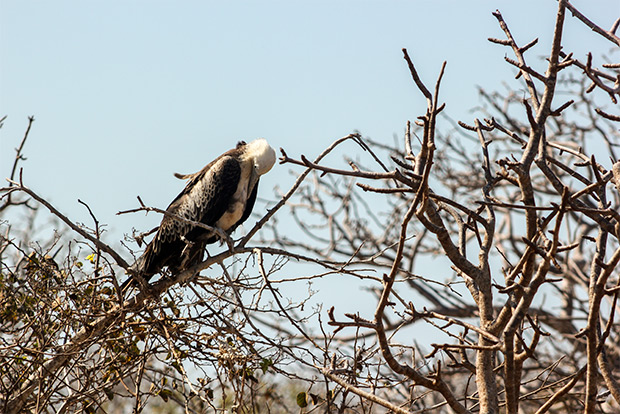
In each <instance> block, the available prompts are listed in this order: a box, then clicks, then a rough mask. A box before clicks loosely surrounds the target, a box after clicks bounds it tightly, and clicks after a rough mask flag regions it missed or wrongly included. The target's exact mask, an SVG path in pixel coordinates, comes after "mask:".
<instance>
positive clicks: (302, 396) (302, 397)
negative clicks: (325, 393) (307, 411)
mask: <svg viewBox="0 0 620 414" xmlns="http://www.w3.org/2000/svg"><path fill="white" fill-rule="evenodd" d="M306 398H307V397H306V393H305V392H300V393H299V394H297V405H298V406H300V407H301V408H305V407H307V406H308V401H307V400H306Z"/></svg>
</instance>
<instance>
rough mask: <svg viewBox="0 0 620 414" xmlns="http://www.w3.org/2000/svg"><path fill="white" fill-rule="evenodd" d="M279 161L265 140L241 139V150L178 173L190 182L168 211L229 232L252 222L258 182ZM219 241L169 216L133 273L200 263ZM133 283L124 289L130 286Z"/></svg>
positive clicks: (148, 274) (146, 276) (146, 273)
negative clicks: (192, 170) (208, 248)
mask: <svg viewBox="0 0 620 414" xmlns="http://www.w3.org/2000/svg"><path fill="white" fill-rule="evenodd" d="M275 161H276V153H275V151H274V150H273V148H271V147H270V146H269V144H268V143H267V141H266V140H265V139H262V138H261V139H257V140H254V141H252V142H250V143H249V144H246V143H245V142H244V141H240V142H239V143H238V144H237V146H236V148H234V149H231V150H230V151H227V152H225V153H224V154H222V155H220V156H219V157H218V158H216V159H215V160H214V161H212V162H211V163H210V164H208V165H207V166H206V167H204V168H203V169H202V170H200V171H199V172H197V173H194V174H187V175H181V174H175V176H176V177H177V178H181V179H185V180H189V181H188V183H187V185H186V186H185V189H183V191H182V192H181V193H180V194H179V195H178V196H177V197H176V198H175V199H174V200H173V201H172V203H170V205H169V206H168V208H167V209H166V211H167V212H169V213H172V214H174V215H176V216H179V217H182V218H184V219H187V220H191V221H194V222H200V223H203V224H206V225H207V226H210V227H214V228H216V227H217V228H219V229H221V230H223V231H224V232H226V233H227V234H230V233H231V232H232V231H234V230H235V229H236V228H237V227H238V226H239V225H240V224H241V223H243V222H244V221H245V220H247V219H248V217H249V216H250V213H251V212H252V208H253V207H254V202H255V201H256V193H257V191H258V180H259V178H260V176H261V175H263V174H266V173H267V172H268V171H269V170H271V167H273V165H274V163H275ZM217 240H218V236H217V235H216V234H215V233H214V232H213V231H209V230H207V229H204V228H201V227H198V226H195V225H192V224H190V223H188V222H187V221H182V220H179V219H177V218H175V217H173V216H171V215H165V216H164V218H163V219H162V221H161V224H160V225H159V229H158V230H157V233H156V234H155V237H153V240H151V242H150V243H149V244H148V246H147V247H146V250H145V251H144V253H143V254H142V256H140V258H138V260H137V261H136V263H135V264H134V265H133V266H132V268H131V269H130V273H132V274H134V275H135V274H139V275H140V276H142V277H143V278H144V279H145V280H146V281H148V280H149V279H150V278H151V277H152V276H153V275H154V274H156V273H159V272H160V271H161V270H162V268H164V267H167V268H168V270H169V271H170V272H171V273H175V272H178V271H181V270H184V269H186V268H188V267H191V266H192V265H195V264H197V263H200V262H201V261H202V259H203V256H204V251H205V246H206V245H207V244H210V243H214V242H216V241H217ZM131 280H132V279H131V278H130V279H128V280H127V281H126V282H125V283H124V284H123V287H126V286H127V285H128V283H130V282H131Z"/></svg>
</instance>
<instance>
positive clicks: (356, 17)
mask: <svg viewBox="0 0 620 414" xmlns="http://www.w3.org/2000/svg"><path fill="white" fill-rule="evenodd" d="M573 3H574V4H575V5H577V6H578V7H579V8H580V10H581V11H583V12H584V13H585V14H586V15H587V16H589V17H590V18H591V19H592V20H594V21H596V22H598V23H599V24H600V25H601V26H603V27H606V28H609V27H610V26H611V24H612V23H613V21H614V20H615V19H616V18H617V17H618V16H619V15H620V2H619V1H618V0H596V1H591V0H574V1H573ZM0 4H1V6H0V7H1V9H0V59H1V60H0V115H8V119H7V120H6V122H5V126H4V128H2V129H1V130H0V172H1V175H2V178H4V177H6V176H8V175H9V172H10V166H11V163H12V159H13V157H14V152H13V148H14V147H15V146H17V145H18V143H19V140H20V138H21V136H22V135H23V132H24V130H25V128H26V125H27V116H28V115H34V116H35V118H36V122H35V124H34V126H33V130H32V132H31V135H30V139H29V142H28V143H27V145H26V149H25V154H26V156H27V157H28V160H27V161H25V162H23V163H22V166H23V167H24V180H25V183H26V185H28V186H30V187H31V188H33V189H34V190H36V191H37V192H38V193H39V194H40V195H42V196H44V197H46V198H48V199H50V200H51V201H52V202H53V203H54V204H55V205H56V206H57V207H58V208H59V209H61V210H62V211H63V212H65V213H66V214H67V215H69V216H70V217H72V218H73V219H75V220H77V221H81V222H85V223H88V224H90V223H91V221H90V219H89V217H88V214H87V212H86V211H85V209H84V208H83V207H82V206H80V205H79V204H78V203H77V199H78V198H80V199H82V200H83V201H85V202H87V203H88V204H89V205H90V206H91V207H92V208H93V210H94V212H95V214H96V215H97V217H98V219H99V220H100V221H101V222H102V223H107V224H108V226H109V227H108V228H109V230H110V232H109V233H108V234H107V239H106V241H107V242H108V243H110V244H112V245H117V243H118V240H120V239H121V238H122V234H123V233H125V232H130V231H131V228H132V227H137V228H139V229H141V230H145V229H149V228H151V227H153V226H155V225H156V223H157V222H158V221H159V219H160V217H159V216H157V215H154V214H151V215H149V216H148V217H144V216H143V215H141V214H138V215H132V216H122V217H119V216H116V215H115V213H116V212H117V211H119V210H125V209H129V208H133V207H136V206H137V202H136V196H137V195H140V196H141V197H142V199H143V200H144V201H145V202H146V203H147V204H149V205H153V206H158V207H162V208H165V207H166V206H167V204H168V203H169V201H170V200H171V199H172V198H173V197H174V196H175V195H176V194H177V193H178V192H179V191H180V190H181V188H182V186H183V183H182V182H180V181H178V180H176V179H175V178H173V176H172V173H173V172H183V173H188V172H193V171H196V170H198V169H200V168H201V167H202V166H203V165H205V164H206V163H207V162H209V161H210V160H211V159H213V158H214V157H215V156H217V155H219V154H220V153H221V152H223V151H225V150H227V149H229V148H230V147H232V146H234V144H235V143H236V141H238V140H240V139H245V140H251V139H253V138H256V137H265V138H267V139H268V140H269V141H270V143H271V144H272V145H273V146H274V147H284V148H285V149H286V150H287V152H288V153H289V154H290V155H299V154H300V153H304V154H306V155H307V156H308V157H309V158H310V157H313V156H315V155H316V154H318V153H319V152H320V151H321V150H322V149H323V148H325V147H326V146H327V145H329V144H330V143H331V142H332V141H333V140H334V139H336V138H338V137H341V136H343V135H346V134H348V133H350V132H352V131H354V130H359V131H360V132H361V133H362V134H364V135H365V136H369V137H371V138H373V139H375V140H384V141H389V142H392V140H393V136H394V135H395V134H397V135H399V136H402V134H403V130H404V126H405V122H406V121H407V120H408V119H415V118H416V117H417V116H418V115H421V114H422V113H423V112H424V109H425V106H426V104H425V101H424V99H423V98H422V97H421V95H420V94H419V92H418V91H417V89H416V88H415V87H414V85H413V83H412V81H411V78H410V75H409V72H408V69H407V66H406V64H405V62H404V60H403V58H402V52H401V48H403V47H406V48H407V49H408V50H409V53H410V55H411V56H412V58H413V60H414V62H415V64H416V66H417V68H418V69H419V72H420V74H421V76H422V78H423V80H424V81H426V82H427V84H428V85H429V86H432V85H433V84H434V82H435V79H436V77H437V74H438V71H439V68H440V66H441V63H442V61H444V60H447V61H448V66H447V69H446V74H445V78H444V83H443V88H442V93H441V99H442V100H443V101H444V102H446V104H447V109H446V112H447V113H448V114H449V115H451V116H452V117H453V118H456V119H459V120H463V121H466V122H469V123H471V122H472V119H473V117H474V116H475V113H471V112H470V111H469V110H470V109H471V108H473V107H475V106H477V105H478V104H479V100H478V96H477V89H476V88H477V86H478V85H482V86H484V87H485V88H487V89H488V90H494V89H498V88H501V82H502V81H503V80H505V81H508V82H509V83H510V84H511V85H515V84H516V83H515V82H514V80H513V78H514V74H515V73H516V72H515V70H514V68H511V67H509V65H507V64H506V63H505V62H504V59H503V58H504V56H505V55H507V54H508V55H510V53H509V50H508V49H507V48H505V47H502V46H498V45H494V44H490V43H489V42H488V41H487V40H486V39H487V38H488V37H498V38H503V32H502V31H501V30H500V29H499V27H498V24H497V21H496V19H495V18H494V17H493V16H492V15H491V12H493V11H494V10H496V9H499V10H500V11H501V12H502V14H503V16H504V19H505V20H506V21H507V23H508V24H509V26H510V28H511V30H512V33H513V35H514V36H515V38H516V39H517V41H518V42H519V43H520V44H521V45H524V44H526V43H527V42H529V41H530V40H532V39H533V38H535V37H538V38H539V39H540V41H539V44H538V45H537V46H536V47H535V48H534V49H533V50H532V51H531V52H529V63H530V64H532V65H534V66H536V67H538V68H541V69H542V68H544V62H542V61H540V60H536V57H540V56H544V55H545V54H546V53H548V50H549V48H550V38H551V35H552V32H553V24H554V18H555V13H556V9H557V3H556V1H554V0H527V1H359V0H356V1H333V0H330V1H312V2H309V1H308V2H302V1H291V0H288V1H260V2H259V1H253V2H249V1H222V2H213V1H152V0H149V1H49V0H46V1H16V0H14V1H11V0H2V2H1V3H0ZM568 16H569V17H568V18H567V31H566V37H565V42H564V44H565V50H566V51H569V52H570V51H573V52H575V56H576V57H578V58H580V59H585V52H586V51H588V50H593V51H594V52H595V53H603V52H606V51H608V50H609V49H610V48H611V44H610V43H608V42H605V41H603V40H600V39H599V38H598V36H597V35H594V34H593V33H591V32H590V31H589V30H588V29H587V28H585V27H584V26H583V25H582V24H581V23H579V22H578V21H577V20H576V19H574V18H572V17H570V15H568ZM598 63H599V64H600V63H601V62H598ZM543 70H544V69H543ZM440 128H445V129H447V127H443V126H441V125H440ZM289 169H290V167H289V166H286V167H282V166H279V165H276V167H274V170H273V171H272V172H271V173H269V174H268V175H267V177H265V179H264V180H263V182H262V184H261V194H262V195H263V196H264V197H267V198H269V197H273V191H272V189H273V188H274V187H275V186H276V185H279V186H280V187H281V188H282V189H284V190H286V189H287V188H288V187H289V185H290V183H291V182H292V178H291V177H290V176H289V175H288V171H289Z"/></svg>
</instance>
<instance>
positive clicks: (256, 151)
mask: <svg viewBox="0 0 620 414" xmlns="http://www.w3.org/2000/svg"><path fill="white" fill-rule="evenodd" d="M246 157H247V158H250V159H251V160H252V162H253V163H254V168H255V169H256V172H257V173H258V175H263V174H266V173H268V172H269V170H271V167H273V165H274V164H275V163H276V152H275V151H274V150H273V148H271V146H270V145H269V144H268V143H267V140H266V139H264V138H259V139H255V140H254V141H252V142H250V143H249V144H246V145H245V151H244V158H246Z"/></svg>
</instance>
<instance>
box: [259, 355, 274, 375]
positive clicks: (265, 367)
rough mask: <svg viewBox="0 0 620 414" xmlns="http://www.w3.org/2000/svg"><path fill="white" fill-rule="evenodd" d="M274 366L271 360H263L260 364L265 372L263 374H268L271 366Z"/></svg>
mask: <svg viewBox="0 0 620 414" xmlns="http://www.w3.org/2000/svg"><path fill="white" fill-rule="evenodd" d="M272 365H273V361H272V360H271V358H263V359H262V361H261V362H260V369H262V370H263V374H264V373H266V372H267V370H268V369H269V367H270V366H272Z"/></svg>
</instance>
